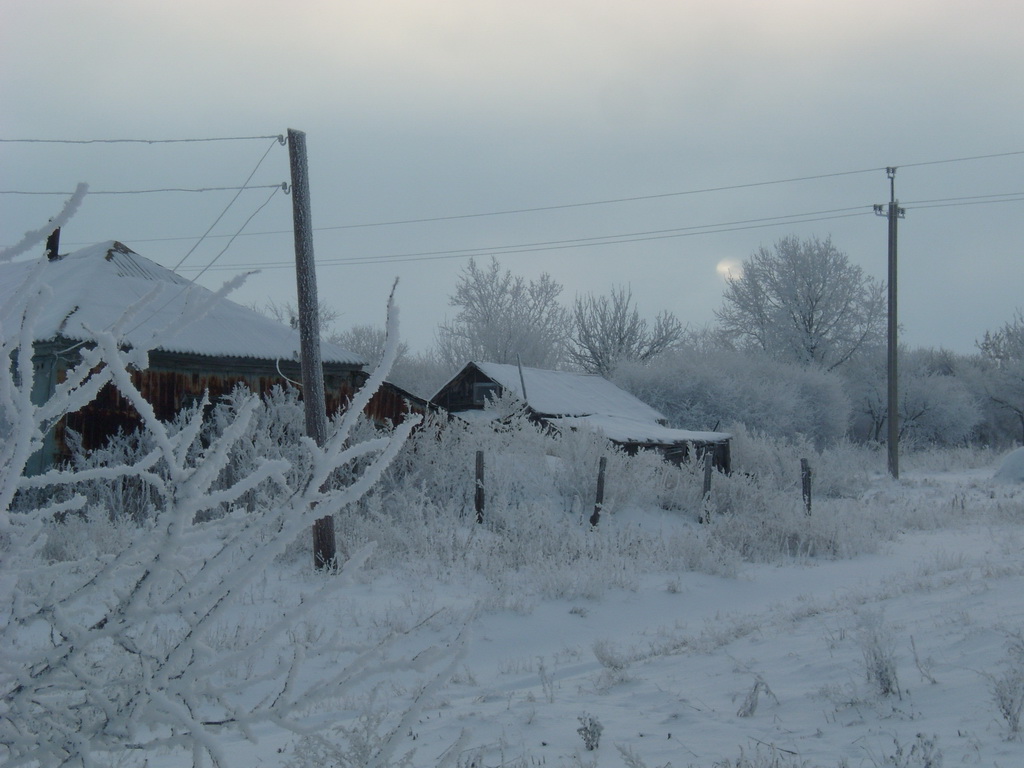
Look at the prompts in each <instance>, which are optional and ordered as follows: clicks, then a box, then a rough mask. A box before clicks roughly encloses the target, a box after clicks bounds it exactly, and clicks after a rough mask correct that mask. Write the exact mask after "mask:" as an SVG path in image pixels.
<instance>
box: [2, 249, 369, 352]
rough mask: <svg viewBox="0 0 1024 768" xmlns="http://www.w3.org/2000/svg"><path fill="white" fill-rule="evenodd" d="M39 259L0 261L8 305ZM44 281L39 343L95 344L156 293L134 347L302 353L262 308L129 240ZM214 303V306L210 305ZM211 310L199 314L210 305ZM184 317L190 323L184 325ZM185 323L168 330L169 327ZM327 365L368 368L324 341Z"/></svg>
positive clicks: (68, 262)
mask: <svg viewBox="0 0 1024 768" xmlns="http://www.w3.org/2000/svg"><path fill="white" fill-rule="evenodd" d="M38 265H39V261H38V260H31V261H22V262H15V263H11V264H2V265H0V305H2V304H6V303H7V301H8V300H10V299H11V298H12V297H13V296H14V295H15V294H16V292H17V291H19V290H21V289H22V288H21V287H22V285H23V284H24V281H25V279H26V278H27V277H28V275H29V274H30V272H31V270H32V269H33V268H35V267H36V266H38ZM41 279H42V282H44V283H46V284H48V285H49V286H50V287H51V288H52V289H53V299H52V300H51V301H48V302H46V304H45V305H44V307H43V308H42V312H41V313H40V317H39V320H38V322H37V325H36V329H35V340H36V341H47V340H50V339H55V338H57V337H64V338H68V339H72V340H76V341H87V340H89V339H90V338H91V337H92V333H91V331H93V330H106V329H110V328H112V327H113V326H114V324H115V323H117V322H118V321H119V320H120V319H121V318H122V316H123V315H124V312H125V310H126V309H127V308H128V307H130V306H131V305H132V304H133V303H135V302H137V301H139V300H140V299H142V298H143V297H145V296H147V295H148V294H150V293H151V292H154V293H155V295H154V296H153V298H152V299H151V300H150V301H149V302H148V303H147V304H146V305H145V306H144V307H142V308H141V309H140V310H139V311H138V313H137V315H136V316H135V317H133V318H132V320H131V322H129V323H128V325H127V327H128V330H127V332H126V333H125V339H126V341H127V342H128V343H129V344H146V345H148V344H149V341H150V339H152V338H153V337H154V334H156V337H157V339H158V341H157V344H156V346H155V349H161V350H165V351H167V352H180V353H184V354H196V355H209V356H215V357H243V358H252V359H260V360H281V359H285V360H290V359H297V358H298V356H299V333H298V331H297V330H295V329H293V328H290V327H289V326H286V325H284V324H282V323H279V322H277V321H276V320H273V319H271V318H269V317H266V316H265V315H262V314H260V313H259V312H256V311H255V310H252V309H249V308H248V307H243V306H242V305H240V304H236V303H235V302H233V301H230V300H229V299H225V298H216V297H215V296H214V294H213V292H211V291H209V290H208V289H206V288H203V287H202V286H199V285H194V284H192V283H191V282H190V281H189V280H188V279H186V278H184V277H182V276H181V275H179V274H177V273H175V272H172V271H171V270H169V269H167V268H166V267H162V266H160V265H159V264H157V263H156V262H153V261H151V260H150V259H147V258H145V257H143V256H140V255H139V254H137V253H135V251H133V250H131V249H130V248H128V247H127V246H126V245H124V244H123V243H119V242H117V241H108V242H105V243H99V244H97V245H93V246H89V247H87V248H83V249H81V250H79V251H75V252H74V253H70V254H68V255H66V256H62V257H60V258H59V259H56V260H53V261H46V262H45V263H43V264H42V278H41ZM211 300H212V303H210V302H211ZM207 303H210V306H209V307H208V308H207V309H206V312H205V314H203V315H202V316H200V317H196V318H193V317H192V316H193V315H196V314H197V312H198V311H199V308H200V307H202V306H203V305H206V304H207ZM182 320H186V321H188V322H187V323H186V324H184V325H181V323H182ZM176 326H181V327H177V329H176V330H173V331H170V332H167V329H169V328H172V327H176ZM321 348H322V349H321V354H322V357H323V360H324V362H325V363H340V364H344V365H365V363H366V361H365V360H363V359H362V358H361V357H360V356H359V355H356V354H354V353H352V352H350V351H348V350H346V349H343V348H342V347H339V346H337V345H335V344H331V343H329V342H323V343H322V344H321Z"/></svg>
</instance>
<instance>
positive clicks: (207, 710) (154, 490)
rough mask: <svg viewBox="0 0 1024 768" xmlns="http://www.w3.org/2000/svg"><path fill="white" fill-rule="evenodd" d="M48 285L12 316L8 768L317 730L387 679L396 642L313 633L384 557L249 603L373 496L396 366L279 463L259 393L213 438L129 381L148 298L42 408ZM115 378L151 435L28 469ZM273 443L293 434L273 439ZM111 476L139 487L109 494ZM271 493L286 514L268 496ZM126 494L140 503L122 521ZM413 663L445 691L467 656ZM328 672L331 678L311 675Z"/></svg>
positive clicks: (391, 451)
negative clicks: (276, 570) (345, 640)
mask: <svg viewBox="0 0 1024 768" xmlns="http://www.w3.org/2000/svg"><path fill="white" fill-rule="evenodd" d="M47 290H48V289H47V287H46V286H45V285H42V284H40V282H39V272H38V271H36V272H34V273H33V274H32V275H30V277H29V279H28V281H27V282H26V284H25V285H24V286H22V289H21V290H20V291H18V292H17V294H16V297H17V298H16V300H13V301H10V302H8V303H7V304H5V306H4V307H3V308H2V311H0V356H2V358H3V359H4V360H10V361H11V364H10V365H6V364H5V365H3V366H0V425H2V426H3V428H4V435H5V438H6V439H5V440H4V441H3V443H2V444H0V600H2V602H0V647H2V648H3V653H2V654H0V762H3V763H4V764H8V765H31V766H38V767H39V768H46V767H48V766H65V765H80V766H83V768H84V767H85V766H93V765H110V764H131V763H140V762H145V761H146V759H147V756H148V754H149V753H150V752H151V751H152V750H156V749H161V750H171V751H183V752H185V753H188V754H190V756H191V759H192V762H193V764H194V765H197V766H198V765H203V764H205V763H206V761H207V760H209V761H212V762H213V764H214V765H225V764H226V753H225V750H224V744H223V742H224V736H225V733H230V734H232V735H233V736H238V735H241V736H243V737H247V738H252V737H253V735H252V730H251V729H252V727H253V726H254V725H256V724H258V723H269V724H273V725H275V726H277V727H284V728H298V727H299V725H298V722H299V721H300V720H301V719H302V718H303V716H304V715H305V714H306V713H308V712H309V709H310V707H314V706H317V705H330V702H332V701H333V702H337V699H338V697H340V696H341V695H342V694H343V693H344V692H345V691H346V690H347V689H350V688H351V687H352V686H353V685H358V684H359V683H360V681H364V680H367V679H368V678H372V677H373V676H374V673H375V672H378V673H379V671H380V670H379V669H376V668H375V667H374V665H376V664H378V663H379V662H377V661H376V659H377V654H378V653H380V652H381V649H379V648H369V649H364V650H363V651H361V652H360V653H357V654H355V655H353V654H352V653H351V650H350V651H349V653H348V660H347V661H344V662H343V663H339V662H340V660H341V659H342V658H343V655H344V649H343V648H339V647H338V645H337V644H336V643H322V644H319V645H317V646H315V647H314V646H312V645H311V643H309V642H307V641H305V640H303V639H302V638H301V637H300V636H299V634H297V628H298V627H301V626H303V625H304V623H308V620H309V619H310V617H311V616H312V611H313V609H319V608H320V607H321V606H323V605H324V604H327V603H328V595H330V594H331V593H333V592H334V591H335V590H337V588H338V587H339V586H340V585H343V584H344V578H342V576H344V574H345V573H348V574H349V575H350V576H351V575H353V573H354V572H355V571H356V570H358V569H359V568H361V567H362V565H363V563H364V562H365V560H366V558H367V557H368V556H369V554H370V548H369V547H367V548H364V549H363V550H361V551H360V552H357V553H354V554H353V557H352V558H351V559H350V560H349V562H347V563H345V564H344V565H343V566H339V569H340V570H341V571H342V574H341V575H339V577H337V578H330V577H325V578H322V579H320V580H319V581H312V582H307V583H306V584H305V585H304V588H302V589H301V595H300V597H299V599H298V601H297V602H296V603H294V604H291V605H277V606H275V609H274V610H272V611H269V612H249V611H246V610H245V609H244V607H243V602H244V601H247V600H253V599H254V598H253V593H252V589H253V587H254V586H255V585H256V584H257V583H258V582H260V580H261V579H263V578H264V576H265V573H266V570H267V567H268V566H269V565H270V564H271V563H272V562H273V561H274V559H275V558H276V557H278V556H279V555H280V554H281V553H282V552H283V551H284V550H285V549H286V548H287V547H288V546H289V545H290V543H291V542H292V541H294V540H295V539H296V538H298V537H299V536H300V535H301V534H303V533H307V532H308V531H309V528H310V526H311V524H312V522H313V521H314V519H317V518H321V517H323V516H324V515H329V514H332V513H334V512H337V511H338V510H340V509H342V508H345V507H347V506H350V505H352V504H354V503H355V502H357V501H358V499H359V498H360V497H361V496H362V495H364V494H365V493H366V492H367V490H368V489H369V488H370V487H372V485H373V484H374V483H375V482H376V481H377V480H378V479H379V477H380V475H381V473H382V472H383V470H384V468H385V467H386V466H387V464H388V463H389V462H390V461H391V460H392V459H393V457H394V456H395V454H396V453H397V452H398V450H399V448H400V447H401V445H402V443H403V441H404V439H405V438H406V437H407V436H408V432H409V430H410V429H411V428H412V426H413V424H414V422H413V421H410V422H409V423H408V424H406V425H404V426H402V427H400V428H398V429H396V430H395V431H394V432H393V433H392V434H390V435H387V436H374V437H372V438H370V439H365V440H361V439H358V438H357V437H356V427H357V426H358V423H359V417H358V414H359V413H360V412H361V410H362V408H363V407H364V405H365V403H366V402H367V401H368V399H369V397H370V396H371V395H372V394H373V392H374V390H375V389H376V387H377V386H378V385H379V383H380V381H381V380H382V378H383V375H384V372H385V371H386V370H387V360H388V359H389V356H388V355H386V356H385V360H386V362H385V364H384V365H383V366H382V368H381V369H380V370H379V371H378V372H376V373H374V374H373V375H372V376H371V377H370V380H369V382H368V384H367V386H366V387H365V388H364V389H363V390H362V391H361V392H359V393H358V394H357V395H356V397H355V399H354V401H353V403H352V406H351V408H350V410H349V412H348V414H347V415H346V416H345V417H343V418H341V419H340V420H339V421H337V422H336V423H335V424H333V425H332V429H331V430H330V434H329V436H328V439H327V441H326V442H325V444H324V445H323V446H319V445H317V444H316V443H314V442H313V441H312V440H310V439H306V438H302V439H301V440H300V441H298V442H297V443H292V446H291V447H290V448H289V451H291V452H293V453H294V454H295V455H297V456H300V457H301V458H300V459H299V460H296V461H289V460H288V459H287V458H284V457H281V456H275V455H270V456H267V455H263V454H261V453H260V452H261V451H263V450H264V449H266V448H267V446H265V445H261V444H260V443H259V441H258V440H254V439H253V434H254V433H253V432H252V431H251V430H252V428H253V425H254V423H256V424H258V423H259V422H260V419H261V418H263V416H262V415H261V414H263V415H266V417H267V419H268V420H269V422H273V423H275V424H277V423H279V422H280V419H279V414H278V415H268V410H267V406H266V405H265V404H263V403H261V402H260V400H259V398H258V397H256V396H254V395H250V394H242V393H241V392H236V394H235V396H234V397H233V399H232V401H231V403H230V404H229V407H228V408H227V409H226V410H225V411H223V412H222V413H221V415H220V416H221V417H222V418H220V417H219V421H218V422H217V423H216V425H215V428H214V429H213V431H212V432H209V431H204V430H205V429H206V427H205V426H204V418H203V416H204V411H205V409H206V405H207V403H206V402H205V401H204V402H202V403H200V404H198V405H197V407H196V408H194V409H192V410H190V411H186V412H185V413H183V414H182V415H181V417H180V418H179V420H178V421H177V422H176V423H174V424H172V425H168V424H164V423H162V422H160V421H159V420H158V419H157V418H156V417H155V414H154V412H153V409H152V407H151V406H150V405H149V403H147V402H146V401H145V400H144V399H143V397H142V395H141V394H140V392H139V391H138V390H137V389H136V388H135V387H134V385H133V383H132V378H131V375H130V373H129V370H130V368H133V367H141V368H144V367H145V366H146V362H147V360H146V357H147V349H146V347H145V346H141V345H136V346H134V347H132V348H130V349H129V348H127V345H125V344H124V343H123V339H122V336H121V334H122V331H123V329H124V328H125V327H126V326H127V324H128V323H129V322H131V319H132V313H133V312H137V311H139V310H140V309H141V308H142V307H143V306H144V303H143V304H140V305H137V306H136V307H134V308H132V309H131V310H129V312H128V313H127V314H126V315H125V317H124V318H122V320H121V321H120V322H119V323H115V324H114V325H113V326H112V327H110V328H107V329H105V330H102V331H97V332H96V333H95V334H94V337H93V339H92V342H91V343H90V344H87V345H85V346H83V347H81V348H80V354H81V361H80V363H79V364H78V365H75V366H73V367H71V368H70V369H69V371H68V373H67V377H66V380H65V381H64V382H62V383H61V384H60V385H59V386H58V387H57V389H56V392H55V394H54V395H53V396H52V397H51V398H50V399H49V400H48V401H47V402H43V403H39V402H37V401H35V400H34V399H33V396H32V395H33V389H34V387H33V376H34V367H33V364H32V339H33V321H34V318H35V316H36V315H37V314H38V312H39V309H40V307H41V306H42V302H44V301H45V300H46V296H47ZM211 300H217V298H216V297H214V298H213V299H211ZM389 316H390V317H391V318H392V320H391V323H392V324H391V325H390V327H389V330H391V331H392V333H393V332H394V329H395V327H396V326H395V325H394V322H395V321H394V315H393V313H389ZM153 342H154V344H155V343H156V342H157V339H155V338H154V340H153ZM389 354H391V355H392V356H393V347H392V352H391V353H389ZM108 383H110V384H112V385H113V386H115V387H116V388H117V389H118V391H119V394H120V395H121V396H122V397H123V398H125V400H126V401H127V402H129V403H130V404H131V406H132V407H133V408H134V409H135V410H136V412H138V413H139V414H140V416H141V418H142V421H143V423H144V425H145V430H146V431H145V435H143V436H140V438H139V439H138V441H137V442H134V443H131V444H129V443H128V441H126V440H122V441H121V443H120V445H119V446H115V448H114V449H113V450H112V451H110V452H108V453H106V454H105V455H102V456H96V457H93V460H90V461H86V462H83V463H81V464H79V465H78V466H75V465H74V464H72V465H70V466H67V467H62V468H58V469H54V470H51V471H50V472H47V473H45V474H42V475H38V476H34V477H26V476H25V475H24V468H25V465H26V462H27V459H28V457H29V456H30V455H31V454H32V453H33V452H34V451H35V450H38V449H39V447H40V446H41V445H42V444H43V439H44V437H45V435H46V433H47V431H48V430H49V428H50V427H51V426H52V424H53V423H55V422H56V421H57V420H58V419H60V418H61V417H62V416H63V415H64V414H66V413H68V412H70V411H73V410H77V409H78V408H80V407H82V406H83V405H85V404H87V403H88V402H89V401H90V400H91V399H92V398H93V397H94V396H95V394H96V393H97V392H98V391H99V389H100V388H101V387H103V386H104V385H106V384H108ZM269 422H268V423H269ZM260 434H262V435H264V436H265V437H266V438H267V439H269V440H271V441H274V440H277V439H279V437H275V436H274V433H273V429H271V428H268V429H265V430H263V431H262V432H260ZM246 462H248V463H246ZM353 468H354V469H353ZM128 478H130V479H132V481H133V483H135V484H136V485H135V486H133V488H134V489H136V490H137V489H138V488H143V487H144V488H145V493H144V494H142V496H143V497H144V499H145V501H144V502H142V503H136V502H134V501H133V502H131V503H126V502H123V501H116V499H123V497H124V495H125V494H124V493H123V484H122V481H124V480H126V479H128ZM103 483H111V484H112V485H113V486H114V487H115V488H121V489H122V490H119V491H117V492H116V493H115V494H114V495H109V496H107V497H103V496H102V495H97V494H96V489H97V488H98V487H99V486H100V485H102V484H103ZM264 492H267V493H270V494H271V496H272V498H273V500H274V503H272V504H267V503H263V502H264V501H265V500H266V498H270V497H269V496H268V497H262V496H259V495H256V496H253V494H260V493H264ZM133 493H134V490H133ZM89 494H93V498H91V499H90V497H89ZM31 498H35V499H36V500H37V501H38V503H37V504H34V505H33V504H29V503H27V502H28V500H29V499H31ZM16 499H17V500H18V502H19V506H18V507H17V509H15V508H14V501H15V500H16ZM108 502H110V503H118V504H121V505H122V508H121V514H116V515H114V516H113V518H114V519H112V515H111V514H110V510H109V509H107V508H106V507H104V506H102V504H105V503H108ZM129 520H130V523H129ZM85 533H87V534H88V535H83V534H85ZM408 640H409V638H408V636H403V637H402V642H403V643H408ZM382 642H383V643H386V642H388V640H387V638H385V639H383V640H382ZM457 647H458V641H457V639H453V640H452V641H451V645H450V648H451V649H452V651H454V650H455V649H457ZM271 651H272V652H271ZM406 651H407V652H410V653H411V655H410V656H404V655H403V653H401V652H400V653H394V654H391V659H390V660H389V661H388V662H387V665H386V666H387V671H388V672H389V673H394V672H396V671H402V670H408V669H416V670H420V671H427V670H431V669H433V670H434V672H433V673H431V674H435V679H443V678H444V676H445V675H446V674H447V672H448V671H450V669H452V667H450V665H448V666H445V664H446V662H447V660H448V659H449V658H451V656H452V651H449V652H444V653H428V654H426V655H424V654H423V653H422V652H421V650H420V649H415V650H411V651H410V650H409V649H408V648H406ZM325 654H326V655H325ZM417 654H418V655H417ZM382 655H386V654H382ZM412 656H415V657H416V660H415V662H413V661H412V660H411V657H412ZM328 658H329V659H330V663H327V661H328ZM309 664H312V665H314V666H319V667H320V669H318V670H317V672H315V673H312V674H310V673H309V672H304V670H305V669H306V666H307V665H309ZM428 688H429V684H428V685H427V687H426V688H424V689H423V690H424V692H427V690H428ZM336 705H337V704H336V703H335V706H336ZM136 756H137V757H138V759H137V760H136V759H135V758H136Z"/></svg>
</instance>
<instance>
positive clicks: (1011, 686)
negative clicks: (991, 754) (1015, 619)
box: [989, 631, 1024, 739]
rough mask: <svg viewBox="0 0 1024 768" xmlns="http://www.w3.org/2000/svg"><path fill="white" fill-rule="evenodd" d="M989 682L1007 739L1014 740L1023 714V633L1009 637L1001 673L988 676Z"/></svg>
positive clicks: (1018, 732)
mask: <svg viewBox="0 0 1024 768" xmlns="http://www.w3.org/2000/svg"><path fill="white" fill-rule="evenodd" d="M989 680H990V681H991V685H992V699H993V701H994V702H995V705H996V709H997V710H998V711H999V714H1000V715H1001V716H1002V718H1003V720H1004V721H1005V722H1006V726H1007V730H1008V733H1009V738H1011V739H1015V738H1017V737H1018V736H1019V735H1020V720H1021V715H1022V714H1024V632H1019V631H1018V632H1017V633H1016V634H1014V635H1013V636H1012V637H1011V640H1010V643H1009V646H1008V648H1007V656H1006V661H1005V662H1004V664H1003V671H1002V673H1001V674H999V675H991V676H989Z"/></svg>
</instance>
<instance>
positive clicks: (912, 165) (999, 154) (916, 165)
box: [876, 149, 1024, 170]
mask: <svg viewBox="0 0 1024 768" xmlns="http://www.w3.org/2000/svg"><path fill="white" fill-rule="evenodd" d="M1014 155H1024V149H1019V150H1016V151H1014V152H996V153H993V154H990V155H971V156H969V157H951V158H949V159H946V160H925V161H923V162H920V163H904V164H903V165H896V166H889V167H892V168H920V167H921V166H924V165H944V164H946V163H966V162H969V161H972V160H991V159H992V158H996V157H1013V156H1014ZM876 170H878V169H876Z"/></svg>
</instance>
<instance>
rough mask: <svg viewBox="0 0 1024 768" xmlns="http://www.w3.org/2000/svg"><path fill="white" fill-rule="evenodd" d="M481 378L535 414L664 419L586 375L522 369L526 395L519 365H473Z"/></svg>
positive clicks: (651, 420) (594, 375) (590, 375)
mask: <svg viewBox="0 0 1024 768" xmlns="http://www.w3.org/2000/svg"><path fill="white" fill-rule="evenodd" d="M474 365H476V367H477V368H479V369H480V370H481V371H482V372H483V373H484V375H486V376H487V377H488V378H490V379H493V380H494V381H496V382H497V383H498V384H500V385H501V387H502V389H504V390H506V391H511V392H512V393H514V394H515V395H516V396H517V397H519V398H521V399H523V400H524V401H525V402H526V404H527V405H529V406H530V408H532V409H533V410H534V411H535V412H536V413H538V414H541V415H544V416H553V417H557V416H590V415H593V414H604V415H607V416H618V417H621V418H629V419H634V420H637V421H648V422H658V421H663V420H664V419H665V417H664V416H662V415H661V414H660V413H658V411H656V410H655V409H654V408H651V406H649V405H647V403H645V402H643V401H642V400H639V399H637V398H636V397H634V396H633V395H631V394H629V392H626V391H625V390H623V389H619V388H618V387H617V386H615V385H614V384H612V383H611V382H610V381H608V379H605V378H604V377H602V376H598V375H596V374H590V373H572V372H570V371H546V370H543V369H540V368H525V367H524V368H523V369H522V372H523V377H522V378H523V381H525V382H526V394H525V396H524V395H523V385H522V382H521V381H520V378H519V366H517V365H505V364H501V363H474Z"/></svg>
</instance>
